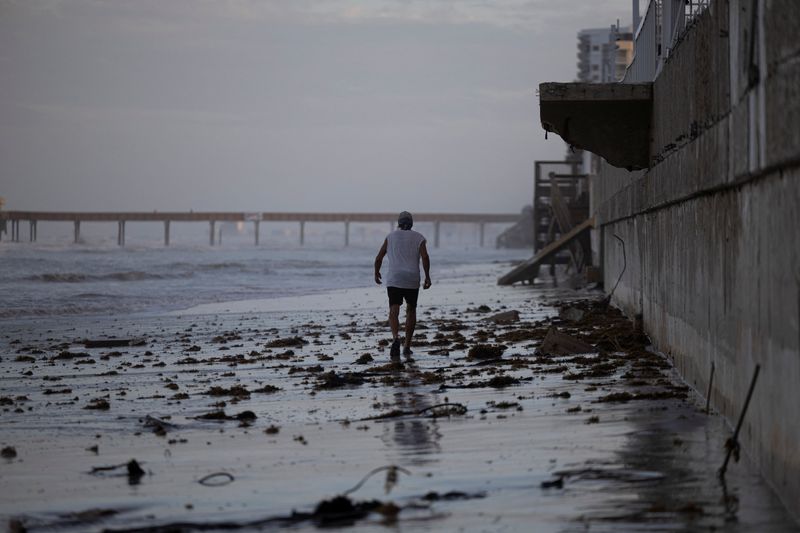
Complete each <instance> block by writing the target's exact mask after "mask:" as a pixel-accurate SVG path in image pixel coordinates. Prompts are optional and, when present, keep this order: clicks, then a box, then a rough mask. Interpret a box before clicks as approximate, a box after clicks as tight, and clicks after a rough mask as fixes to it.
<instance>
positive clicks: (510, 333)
mask: <svg viewBox="0 0 800 533" xmlns="http://www.w3.org/2000/svg"><path fill="white" fill-rule="evenodd" d="M505 268H506V265H497V266H496V269H495V270H497V271H489V272H484V273H482V274H476V275H475V276H473V277H471V278H469V279H465V280H462V281H459V282H451V283H446V284H439V285H435V286H434V287H433V288H432V289H431V290H430V291H426V292H422V293H421V297H420V307H419V311H418V330H417V334H416V336H415V340H417V341H419V342H418V343H417V344H416V346H415V348H414V350H415V353H414V355H413V357H412V358H411V359H408V358H401V359H400V360H399V361H395V362H392V361H391V360H390V358H389V350H388V346H387V344H388V340H389V337H390V336H389V333H388V327H387V325H386V323H385V320H386V316H385V309H384V307H385V303H384V292H383V291H382V290H381V289H380V288H368V289H354V290H348V291H342V292H338V293H328V294H322V295H314V296H307V297H301V298H287V299H275V300H264V301H250V302H236V303H225V304H214V305H208V306H200V307H198V308H193V309H191V310H187V311H184V312H181V313H167V314H163V315H157V316H152V315H150V316H129V317H122V318H81V319H75V318H72V319H60V320H52V319H51V320H47V321H39V320H27V321H18V322H8V323H6V324H5V325H4V331H3V334H2V338H0V348H1V349H2V351H1V352H0V357H2V360H1V361H0V387H1V390H0V397H2V400H0V401H1V402H2V405H1V406H0V409H2V411H0V416H2V418H1V419H0V420H2V436H0V446H2V448H4V449H7V448H13V449H14V452H15V454H16V455H15V456H13V457H12V453H11V452H10V451H8V452H7V453H4V458H3V459H0V494H2V495H3V497H2V499H1V500H0V515H2V523H4V524H11V525H13V526H14V527H16V526H24V527H26V528H28V529H29V530H32V531H36V530H49V529H58V530H59V531H102V530H145V531H157V530H159V528H161V527H162V526H165V525H168V524H175V523H181V524H184V526H185V527H187V528H190V526H191V524H196V525H197V524H206V523H220V524H224V525H226V526H237V525H245V524H248V523H249V524H251V526H252V527H250V528H248V529H254V528H255V525H256V524H258V525H259V526H260V527H262V528H265V529H272V528H280V527H291V528H292V529H306V528H307V529H315V528H317V527H318V526H319V525H320V523H321V522H322V521H325V520H328V519H331V515H326V514H324V513H316V514H314V512H315V509H317V505H318V503H319V502H321V501H323V500H330V499H331V498H333V497H335V496H337V495H341V494H343V493H345V492H346V491H348V489H351V488H352V487H354V486H355V485H357V483H358V482H359V481H360V480H361V479H362V478H363V477H364V476H365V475H367V474H368V473H369V472H370V471H372V470H373V469H376V468H380V467H383V466H392V465H393V466H396V467H399V468H400V469H401V470H394V471H392V470H388V471H387V470H381V471H379V472H377V473H376V474H375V475H373V476H372V477H369V478H368V479H367V480H366V482H364V484H363V485H362V486H361V487H360V488H358V489H357V490H355V491H353V492H351V493H349V494H348V498H349V501H351V502H353V503H355V504H358V503H359V502H362V503H363V502H367V503H369V502H373V501H375V500H378V501H380V502H381V503H382V505H381V506H378V505H379V504H377V503H376V504H374V505H373V504H371V503H369V505H367V504H366V503H365V504H364V505H363V506H361V507H357V508H356V509H354V511H353V512H351V513H350V516H349V518H348V519H346V520H345V521H343V522H338V523H336V525H347V526H348V527H353V528H356V529H364V530H371V529H375V528H376V527H380V526H379V525H380V524H389V525H392V524H394V525H395V526H396V527H399V528H400V529H402V530H409V531H411V530H437V531H438V530H464V531H545V532H546V531H587V530H588V531H641V530H656V531H711V530H714V531H720V530H721V531H777V532H780V531H796V530H797V524H796V523H795V522H793V521H792V520H791V519H790V517H789V516H788V515H787V514H786V512H785V511H784V509H783V508H782V506H781V505H780V503H779V502H778V500H777V498H776V497H775V496H774V495H773V494H772V492H771V491H770V490H769V488H768V487H767V486H766V485H765V484H764V482H763V481H762V480H761V478H760V477H759V476H758V474H757V472H756V470H755V468H754V467H753V466H752V465H751V464H750V463H749V462H748V460H747V458H746V457H744V458H743V459H742V461H741V462H739V463H735V464H733V465H732V466H731V467H730V468H729V472H728V475H727V477H726V483H724V484H723V483H721V482H720V481H719V479H718V478H717V475H716V471H717V469H718V468H719V466H720V465H721V464H722V460H723V457H724V442H725V439H726V438H727V437H728V436H729V435H730V433H731V431H730V428H729V427H727V426H726V425H725V424H724V423H723V421H722V420H721V418H720V417H718V416H716V415H714V414H713V413H712V415H711V416H707V415H706V414H705V413H704V412H703V407H704V405H703V401H702V399H701V398H700V397H699V396H698V395H697V394H696V393H695V391H693V390H691V389H690V388H689V387H687V386H686V385H685V384H684V383H682V382H681V381H680V380H679V378H678V376H677V375H676V374H675V372H674V371H673V370H672V368H671V366H670V364H669V361H668V360H667V359H665V358H664V357H662V356H661V355H659V354H655V353H652V352H649V351H647V350H646V349H645V346H646V344H647V342H646V339H645V338H642V337H641V336H640V335H639V334H637V333H636V332H635V331H634V329H633V327H632V325H631V324H630V323H628V322H626V321H624V319H623V318H622V317H620V316H619V315H618V314H616V313H615V312H614V311H613V310H612V311H610V312H608V313H606V312H601V310H598V307H597V305H596V303H593V302H594V301H596V300H597V299H598V298H599V297H600V296H601V295H599V294H598V293H588V292H583V293H578V292H572V291H561V290H555V289H534V288H530V287H510V288H509V287H506V288H501V287H497V286H495V284H494V280H495V279H496V275H497V274H498V272H501V271H503V270H504V269H505ZM571 301H577V302H576V303H574V304H570V303H569V302H571ZM482 306H483V307H482ZM570 306H575V307H578V308H579V309H581V310H582V312H583V316H582V317H578V315H577V314H574V315H572V316H568V317H565V318H558V314H559V308H569V307H570ZM509 310H517V311H519V320H518V321H512V322H509V323H505V324H503V323H501V324H495V323H494V322H492V321H490V320H487V318H488V317H490V316H493V315H494V314H496V313H500V312H506V311H509ZM573 313H574V311H573ZM576 318H577V320H575V319H576ZM551 326H555V327H556V328H557V329H558V330H559V331H561V332H564V333H568V334H570V335H572V336H574V337H576V338H579V339H580V340H583V341H584V342H588V343H589V344H590V345H591V346H592V351H591V352H590V353H587V354H581V355H576V354H569V353H567V354H558V353H556V352H557V351H558V350H557V349H556V350H554V351H551V352H550V353H543V352H545V351H547V350H542V346H541V344H542V341H543V339H544V337H545V335H546V333H547V331H548V329H549V328H550V327H551ZM86 338H89V339H102V338H141V339H144V341H145V342H144V344H143V345H140V346H126V347H113V348H86V347H84V345H83V344H81V341H82V340H83V339H86ZM501 344H502V345H504V346H505V347H506V348H505V349H504V350H502V357H501V358H498V359H488V360H487V359H485V358H481V357H479V356H481V355H484V354H481V353H479V352H480V351H481V349H480V348H477V349H476V346H483V347H484V352H487V353H488V352H489V351H491V350H489V348H487V347H492V346H497V345H501ZM471 350H472V355H473V357H469V356H468V355H469V354H470V351H471ZM442 404H444V405H443V406H442ZM435 406H440V407H435ZM223 413H224V414H223ZM223 416H224V417H226V418H225V419H222V418H221V417H223ZM148 417H149V418H148ZM203 417H206V418H203ZM745 452H746V450H745ZM6 456H8V457H6ZM131 459H135V460H136V462H137V464H138V465H140V467H141V469H142V470H143V472H144V473H143V475H133V476H131V475H129V474H128V470H127V466H126V465H127V464H128V462H129V461H130V460H131ZM97 467H115V468H110V469H107V470H96V471H94V472H92V470H93V469H96V468H97ZM387 472H392V473H393V474H395V475H396V480H393V479H392V476H388V478H387ZM215 473H220V475H218V476H216V477H212V478H209V479H207V480H205V481H204V480H203V478H205V477H206V476H209V475H212V474H215ZM200 481H203V483H201V482H200ZM387 481H388V483H387ZM387 488H390V489H391V491H390V492H388V493H387V491H386V489H387ZM389 502H391V505H389ZM293 511H295V512H297V513H298V514H295V515H294V517H292V513H293ZM362 511H363V512H362ZM9 527H11V526H9Z"/></svg>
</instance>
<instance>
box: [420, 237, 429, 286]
mask: <svg viewBox="0 0 800 533" xmlns="http://www.w3.org/2000/svg"><path fill="white" fill-rule="evenodd" d="M425 242H426V241H422V244H420V245H419V256H420V257H421V258H422V270H424V271H425V283H423V284H422V288H423V289H430V287H431V258H430V256H429V255H428V247H427V246H426V245H425Z"/></svg>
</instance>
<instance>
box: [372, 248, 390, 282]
mask: <svg viewBox="0 0 800 533" xmlns="http://www.w3.org/2000/svg"><path fill="white" fill-rule="evenodd" d="M388 246H389V239H384V240H383V246H381V249H380V250H378V255H377V256H375V283H377V284H378V285H380V284H381V264H383V256H385V255H386V248H387V247H388Z"/></svg>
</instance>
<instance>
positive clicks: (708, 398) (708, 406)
mask: <svg viewBox="0 0 800 533" xmlns="http://www.w3.org/2000/svg"><path fill="white" fill-rule="evenodd" d="M713 384H714V361H711V375H710V376H709V377H708V391H707V392H706V414H708V413H709V410H710V409H711V386H712V385H713Z"/></svg>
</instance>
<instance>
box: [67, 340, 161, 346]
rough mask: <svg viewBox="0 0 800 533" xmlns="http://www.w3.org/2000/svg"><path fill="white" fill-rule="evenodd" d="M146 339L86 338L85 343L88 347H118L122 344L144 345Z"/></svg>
mask: <svg viewBox="0 0 800 533" xmlns="http://www.w3.org/2000/svg"><path fill="white" fill-rule="evenodd" d="M145 344H147V341H146V340H144V339H91V340H90V339H86V340H84V341H83V345H84V346H85V347H86V348H117V347H120V346H144V345H145Z"/></svg>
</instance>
